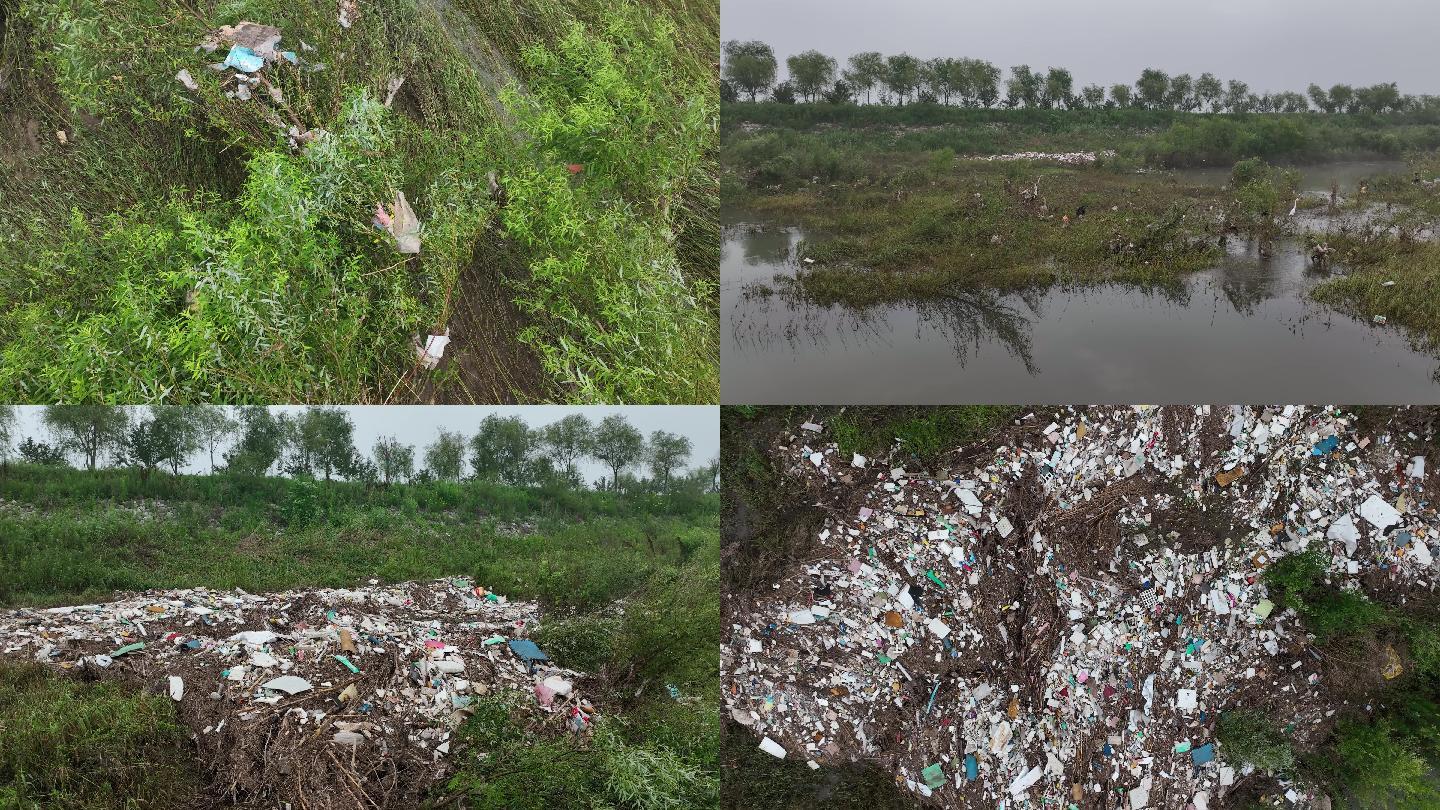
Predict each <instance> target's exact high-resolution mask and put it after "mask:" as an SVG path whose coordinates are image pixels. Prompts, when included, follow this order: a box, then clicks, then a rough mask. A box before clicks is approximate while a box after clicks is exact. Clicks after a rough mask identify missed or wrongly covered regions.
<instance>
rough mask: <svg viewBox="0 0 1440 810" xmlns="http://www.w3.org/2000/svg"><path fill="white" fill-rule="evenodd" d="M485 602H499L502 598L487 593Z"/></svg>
mask: <svg viewBox="0 0 1440 810" xmlns="http://www.w3.org/2000/svg"><path fill="white" fill-rule="evenodd" d="M485 601H486V602H499V601H500V597H498V596H496V595H495V594H493V593H487V594H485Z"/></svg>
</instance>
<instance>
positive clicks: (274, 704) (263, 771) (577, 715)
mask: <svg viewBox="0 0 1440 810" xmlns="http://www.w3.org/2000/svg"><path fill="white" fill-rule="evenodd" d="M537 618H538V614H537V606H536V605H535V604H534V603H529V602H510V601H508V600H506V599H505V598H504V597H502V596H499V595H497V594H494V593H491V592H489V591H487V590H485V589H484V588H482V587H477V586H476V585H475V584H474V583H473V582H471V581H470V580H468V579H463V578H457V579H446V580H438V581H435V582H410V583H403V584H397V585H378V584H376V583H375V582H373V581H372V582H371V583H370V585H369V586H366V587H359V588H338V589H311V590H296V591H288V592H284V593H275V594H266V595H256V594H250V593H246V592H245V591H242V590H235V591H211V590H207V589H204V588H195V589H187V590H174V591H163V592H162V591H151V592H147V593H145V594H143V595H139V596H135V597H131V598H127V599H123V600H121V601H117V602H110V603H107V604H98V605H80V606H75V607H61V608H49V609H23V610H16V611H11V612H9V613H6V614H0V656H4V657H7V658H12V659H17V658H19V659H30V660H34V661H39V662H43V663H46V664H51V665H54V666H56V667H58V668H62V669H65V670H72V671H79V672H80V673H82V674H83V675H84V676H85V677H93V678H102V679H117V680H122V681H125V682H129V683H132V684H134V685H136V686H138V687H140V688H142V689H145V690H147V691H153V692H157V693H160V694H169V695H170V696H171V697H172V698H173V699H174V700H175V701H176V702H177V710H178V713H179V717H180V719H181V721H182V722H183V723H184V724H185V725H187V726H188V727H189V728H190V729H191V730H192V731H193V737H194V739H195V742H196V745H197V746H198V749H199V751H198V753H199V755H200V757H201V759H202V761H203V762H204V763H205V764H206V767H207V769H208V770H209V771H210V775H211V780H210V781H211V783H212V784H216V785H218V786H219V787H218V788H217V791H218V792H223V797H216V798H221V799H223V800H224V801H227V802H235V803H238V804H241V805H246V806H263V807H284V806H287V804H293V806H295V807H301V806H305V807H311V808H324V807H362V806H364V807H369V806H378V807H386V806H406V807H409V806H417V805H418V803H419V801H420V799H421V797H422V796H423V795H424V792H425V791H426V790H427V789H428V787H429V785H430V784H431V783H432V782H433V781H434V780H436V779H439V778H443V777H444V776H445V774H446V773H447V772H448V770H449V768H450V766H449V764H448V760H447V758H448V757H449V756H450V755H451V753H452V752H451V742H452V740H451V734H452V731H453V729H455V728H456V726H458V725H459V724H460V723H461V722H462V721H463V720H464V719H465V718H466V717H467V716H468V715H469V714H470V713H471V712H472V711H473V708H472V706H473V704H474V703H475V702H476V701H477V700H480V699H482V698H483V697H484V696H486V695H490V694H495V693H498V692H500V691H501V690H513V691H514V692H518V693H521V695H522V696H521V697H519V700H520V701H521V704H520V705H522V706H526V707H529V708H528V712H529V716H528V722H530V723H531V724H532V726H534V727H537V728H539V727H548V728H550V729H551V730H553V731H563V730H568V731H569V732H571V733H580V734H583V733H587V732H588V730H589V728H590V725H591V723H592V718H593V717H594V716H595V709H594V707H593V706H591V705H590V703H589V702H588V701H587V700H585V699H584V698H583V697H582V696H581V695H580V692H579V689H578V686H577V680H578V679H579V678H580V677H581V676H580V673H577V672H574V671H571V670H566V669H562V668H558V667H555V666H553V665H551V663H550V662H549V660H548V659H547V658H546V656H545V654H544V653H543V652H542V651H541V650H540V649H539V648H538V647H537V646H536V645H535V643H534V642H533V641H531V640H529V639H528V638H526V635H527V634H528V632H529V630H530V629H531V627H532V626H533V625H534V624H535V622H536V621H537Z"/></svg>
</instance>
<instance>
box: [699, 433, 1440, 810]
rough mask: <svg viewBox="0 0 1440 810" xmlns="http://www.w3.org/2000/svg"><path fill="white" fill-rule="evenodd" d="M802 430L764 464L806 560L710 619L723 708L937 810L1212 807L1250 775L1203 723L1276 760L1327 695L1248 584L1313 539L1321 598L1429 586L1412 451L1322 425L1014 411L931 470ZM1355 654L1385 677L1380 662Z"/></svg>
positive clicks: (1309, 726)
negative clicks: (1335, 587) (1223, 717)
mask: <svg viewBox="0 0 1440 810" xmlns="http://www.w3.org/2000/svg"><path fill="white" fill-rule="evenodd" d="M823 437H824V427H823V426H822V425H818V424H813V423H806V424H805V425H803V426H801V427H800V428H799V429H798V430H796V431H795V433H794V434H793V435H789V436H785V437H782V439H781V441H780V443H779V445H778V446H777V447H776V448H775V452H776V453H778V454H779V457H780V459H781V462H782V464H783V466H784V467H785V469H787V470H788V471H789V474H790V475H792V476H795V477H798V478H799V479H800V480H801V481H802V482H803V483H804V484H805V486H806V488H807V490H808V491H809V492H811V493H813V494H814V495H815V496H816V497H817V499H818V501H819V504H818V505H819V506H820V507H821V508H822V509H824V510H825V511H826V512H827V514H828V515H829V517H828V518H827V519H826V521H825V524H824V527H823V530H822V531H820V532H819V534H818V537H817V538H816V541H817V542H816V543H815V548H814V551H813V553H812V554H811V555H810V556H809V559H810V560H811V562H808V563H807V564H805V565H803V566H802V567H801V568H800V569H799V570H795V571H792V572H791V573H790V574H789V575H787V577H786V578H785V579H783V580H782V581H781V582H779V583H778V584H777V585H776V586H775V588H774V590H773V591H771V592H766V593H762V594H760V595H759V596H758V597H756V599H755V601H753V602H746V603H741V604H739V605H738V606H737V607H736V608H735V609H732V611H731V614H730V617H729V618H730V624H729V627H728V629H727V631H726V638H725V639H723V641H722V677H723V679H724V692H725V696H726V697H725V699H726V703H727V706H726V711H727V714H728V715H729V716H730V717H731V718H732V719H733V720H734V721H735V722H737V723H739V724H741V725H743V726H746V727H748V728H749V729H751V730H752V731H753V732H754V734H755V735H756V737H757V740H758V744H759V746H760V747H761V749H763V750H765V751H767V752H769V753H771V754H772V755H774V756H777V757H782V758H796V757H798V758H800V759H802V760H804V761H806V762H807V763H808V764H810V766H811V767H819V766H820V764H821V763H836V762H845V761H851V760H860V759H867V760H872V761H876V762H878V763H880V764H881V765H882V766H884V767H886V768H888V769H889V770H891V771H892V772H893V773H894V774H895V777H896V780H897V782H899V783H900V784H902V785H903V786H904V787H906V788H908V789H909V790H911V791H913V792H915V793H917V794H919V795H920V796H924V797H930V798H932V799H934V800H935V801H936V802H937V803H940V804H944V805H947V806H957V807H958V806H965V807H995V808H1040V807H1046V808H1049V807H1056V808H1106V809H1107V810H1109V808H1116V807H1122V808H1130V809H1131V810H1142V809H1143V808H1195V809H1196V810H1205V809H1206V808H1209V807H1216V806H1219V805H1220V803H1221V801H1222V799H1223V797H1225V796H1226V794H1227V792H1228V791H1230V790H1231V789H1232V788H1233V787H1234V786H1235V785H1236V784H1237V780H1241V779H1244V778H1245V776H1246V775H1247V774H1248V773H1249V771H1250V770H1251V769H1250V768H1249V767H1248V766H1246V765H1244V763H1238V762H1230V761H1227V759H1226V756H1225V751H1224V750H1223V748H1222V747H1221V746H1220V745H1219V744H1217V740H1216V734H1215V730H1216V721H1217V718H1218V714H1219V712H1220V711H1222V710H1228V709H1232V708H1241V707H1251V708H1262V709H1264V710H1265V711H1266V712H1267V713H1268V714H1269V715H1270V716H1272V717H1278V718H1282V720H1281V722H1283V723H1286V724H1288V727H1287V728H1286V731H1287V733H1288V734H1289V735H1290V736H1291V738H1292V739H1293V740H1294V742H1295V743H1296V745H1297V746H1299V745H1304V744H1306V743H1309V742H1315V741H1318V740H1320V739H1323V738H1324V736H1325V735H1326V734H1328V732H1329V730H1330V728H1331V727H1332V726H1333V724H1334V723H1335V722H1337V719H1336V717H1335V715H1336V711H1337V709H1339V708H1341V707H1342V706H1343V705H1344V704H1345V700H1344V699H1343V696H1339V695H1337V693H1336V692H1334V691H1332V690H1333V689H1334V687H1333V685H1332V683H1331V681H1333V680H1336V679H1337V678H1336V677H1335V673H1334V672H1332V669H1331V667H1332V664H1331V663H1330V662H1327V660H1326V659H1325V658H1324V657H1323V656H1322V655H1320V654H1319V653H1318V652H1317V651H1316V650H1315V648H1314V647H1313V641H1314V638H1313V637H1312V636H1309V635H1308V634H1307V633H1306V630H1305V628H1304V627H1303V626H1302V624H1301V621H1300V618H1299V617H1298V616H1297V615H1296V614H1295V613H1294V612H1293V611H1289V610H1282V609H1281V608H1280V607H1278V606H1277V605H1276V602H1275V599H1274V598H1272V597H1273V595H1272V594H1270V593H1268V592H1267V589H1266V586H1265V584H1264V581H1263V579H1262V577H1263V574H1264V572H1265V570H1266V568H1267V567H1268V566H1270V565H1272V564H1273V563H1274V562H1275V561H1276V560H1278V559H1280V558H1282V557H1284V556H1285V555H1287V554H1294V553H1297V552H1301V551H1304V550H1306V549H1319V550H1320V551H1321V552H1322V553H1323V558H1324V560H1325V561H1326V564H1327V567H1328V573H1327V576H1328V577H1329V581H1330V582H1331V583H1333V584H1343V585H1346V586H1354V585H1355V584H1357V583H1358V582H1359V581H1360V579H1361V578H1362V577H1363V578H1366V582H1368V583H1372V584H1373V583H1375V582H1381V583H1385V584H1387V587H1391V588H1393V589H1395V590H1396V591H1397V592H1399V593H1401V594H1404V593H1407V592H1411V591H1413V592H1419V591H1429V590H1431V589H1433V579H1432V577H1433V575H1434V573H1435V572H1434V558H1435V554H1436V547H1435V543H1436V542H1437V540H1440V519H1437V515H1436V513H1435V510H1434V509H1433V508H1431V506H1430V502H1431V499H1430V496H1429V492H1430V490H1431V487H1433V485H1434V481H1433V476H1429V475H1427V468H1426V458H1425V456H1424V455H1423V454H1420V453H1419V452H1418V451H1415V450H1414V448H1420V447H1423V446H1424V445H1423V442H1422V441H1420V440H1418V439H1417V436H1416V435H1414V433H1413V432H1409V431H1405V432H1403V433H1397V434H1391V433H1385V432H1380V433H1379V435H1373V436H1372V435H1362V431H1360V430H1359V429H1357V427H1356V425H1355V424H1354V423H1353V421H1352V420H1351V419H1348V418H1346V417H1345V416H1344V415H1342V414H1341V413H1340V412H1337V411H1335V410H1333V409H1322V408H1306V407H1296V406H1285V407H1270V408H1250V407H1244V408H1242V407H1233V408H1210V407H1201V408H1191V407H1186V408H1146V407H1137V408H1108V409H1090V410H1085V411H1075V410H1067V411H1064V412H1062V413H1061V415H1060V416H1059V417H1057V418H1056V419H1055V421H1050V420H1049V419H1048V418H1046V419H1041V418H1039V417H1037V416H1036V415H1034V414H1031V415H1030V416H1027V417H1026V418H1024V419H1022V420H1020V421H1019V422H1018V423H1016V424H1015V425H1014V426H1012V427H1011V428H1010V429H1009V431H1008V432H1007V433H1006V435H1004V436H1003V437H1000V438H998V439H997V440H996V441H995V442H993V443H990V444H986V445H983V446H979V447H975V448H961V449H960V450H958V451H957V455H958V454H959V453H968V454H969V455H968V457H967V458H965V459H964V462H963V463H960V464H958V465H957V466H956V467H955V468H954V469H951V470H937V471H933V472H931V471H926V470H922V469H920V468H919V467H918V465H917V464H916V463H915V462H914V461H913V460H910V461H909V462H908V463H906V456H905V455H904V454H903V453H901V452H899V451H898V450H897V451H896V452H895V453H894V454H893V455H892V460H891V461H890V462H889V463H885V462H878V463H877V462H876V461H874V460H871V459H867V458H865V457H864V456H860V455H854V454H850V453H842V452H840V451H839V450H838V449H837V447H836V445H834V444H833V443H829V442H826V441H824V438H823ZM1402 448H1405V449H1402ZM1412 453H1413V455H1412ZM951 458H952V459H953V458H955V455H952V457H951ZM1362 665H1363V666H1370V667H1372V668H1373V669H1375V670H1376V672H1375V673H1374V674H1375V675H1376V678H1377V679H1378V678H1385V679H1389V678H1394V677H1396V676H1397V675H1398V674H1399V672H1400V671H1401V670H1402V669H1403V664H1402V663H1401V662H1400V660H1399V656H1398V655H1396V653H1395V651H1394V650H1393V648H1388V647H1387V648H1386V649H1385V650H1384V654H1383V655H1379V656H1377V660H1376V661H1374V662H1362ZM1349 708H1350V709H1352V710H1354V709H1357V708H1358V707H1354V706H1351V707H1349ZM1279 787H1280V793H1282V794H1283V795H1284V796H1285V798H1286V799H1287V800H1288V801H1289V802H1290V803H1291V806H1295V807H1328V806H1329V803H1330V799H1329V798H1328V797H1325V796H1323V795H1317V794H1316V793H1314V792H1313V789H1311V788H1307V787H1306V786H1305V785H1302V784H1298V783H1287V782H1283V781H1282V782H1280V783H1279Z"/></svg>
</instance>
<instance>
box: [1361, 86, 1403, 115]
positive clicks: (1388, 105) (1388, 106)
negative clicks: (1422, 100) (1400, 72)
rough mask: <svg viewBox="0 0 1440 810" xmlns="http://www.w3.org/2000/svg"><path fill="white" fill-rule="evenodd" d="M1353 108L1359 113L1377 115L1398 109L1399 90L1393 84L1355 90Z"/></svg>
mask: <svg viewBox="0 0 1440 810" xmlns="http://www.w3.org/2000/svg"><path fill="white" fill-rule="evenodd" d="M1355 106H1356V107H1358V108H1359V111H1360V112H1368V113H1372V114H1375V115H1379V114H1381V113H1384V112H1389V111H1392V110H1394V111H1398V110H1399V109H1400V90H1399V88H1397V87H1396V86H1395V83H1394V82H1391V83H1390V84H1372V85H1370V86H1369V87H1357V88H1355Z"/></svg>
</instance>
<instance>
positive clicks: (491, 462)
mask: <svg viewBox="0 0 1440 810" xmlns="http://www.w3.org/2000/svg"><path fill="white" fill-rule="evenodd" d="M536 441H537V439H536V436H535V433H534V431H532V430H530V426H529V425H527V424H525V420H524V419H521V418H520V417H518V416H506V417H500V416H496V415H495V414H491V415H489V416H487V417H485V419H484V420H482V421H481V422H480V431H479V432H478V433H476V434H475V436H474V438H472V439H471V440H470V450H471V454H470V466H471V467H472V468H473V469H474V470H475V477H476V478H479V479H481V480H486V481H503V482H505V483H507V484H519V483H522V482H523V481H524V479H525V461H526V459H528V458H529V457H530V453H531V451H532V450H534V449H535V444H536Z"/></svg>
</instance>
